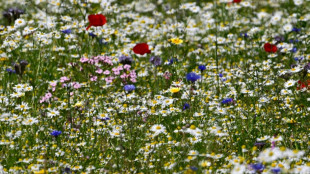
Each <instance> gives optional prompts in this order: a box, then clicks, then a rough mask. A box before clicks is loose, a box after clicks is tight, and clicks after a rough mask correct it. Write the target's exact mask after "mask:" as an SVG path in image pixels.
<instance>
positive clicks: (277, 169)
mask: <svg viewBox="0 0 310 174" xmlns="http://www.w3.org/2000/svg"><path fill="white" fill-rule="evenodd" d="M271 172H272V173H274V174H278V173H280V172H281V169H280V168H273V169H271Z"/></svg>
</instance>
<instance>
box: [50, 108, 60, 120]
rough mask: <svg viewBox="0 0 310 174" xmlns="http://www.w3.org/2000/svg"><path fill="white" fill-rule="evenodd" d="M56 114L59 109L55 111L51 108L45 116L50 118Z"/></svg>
mask: <svg viewBox="0 0 310 174" xmlns="http://www.w3.org/2000/svg"><path fill="white" fill-rule="evenodd" d="M57 115H59V111H57V110H56V109H51V110H50V112H48V113H47V116H48V117H50V118H53V117H55V116H57Z"/></svg>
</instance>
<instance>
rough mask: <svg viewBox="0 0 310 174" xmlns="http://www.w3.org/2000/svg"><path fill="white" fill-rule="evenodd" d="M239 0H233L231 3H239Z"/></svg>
mask: <svg viewBox="0 0 310 174" xmlns="http://www.w3.org/2000/svg"><path fill="white" fill-rule="evenodd" d="M240 2H241V0H234V1H233V3H240Z"/></svg>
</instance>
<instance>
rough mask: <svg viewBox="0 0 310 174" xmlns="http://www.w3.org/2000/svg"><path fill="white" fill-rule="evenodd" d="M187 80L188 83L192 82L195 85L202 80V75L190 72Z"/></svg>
mask: <svg viewBox="0 0 310 174" xmlns="http://www.w3.org/2000/svg"><path fill="white" fill-rule="evenodd" d="M186 79H187V80H188V81H191V82H192V83H194V82H195V81H197V80H198V79H200V75H198V74H196V73H194V72H190V73H188V74H187V75H186Z"/></svg>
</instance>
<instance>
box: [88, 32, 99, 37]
mask: <svg viewBox="0 0 310 174" xmlns="http://www.w3.org/2000/svg"><path fill="white" fill-rule="evenodd" d="M88 35H89V36H90V37H97V35H95V34H94V33H88Z"/></svg>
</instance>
